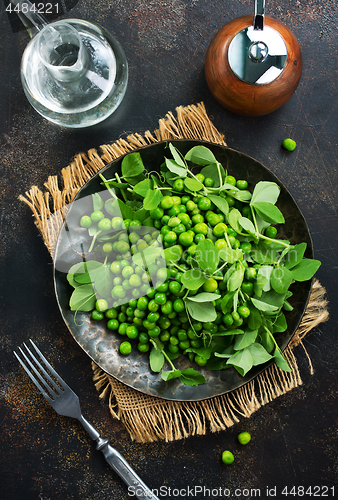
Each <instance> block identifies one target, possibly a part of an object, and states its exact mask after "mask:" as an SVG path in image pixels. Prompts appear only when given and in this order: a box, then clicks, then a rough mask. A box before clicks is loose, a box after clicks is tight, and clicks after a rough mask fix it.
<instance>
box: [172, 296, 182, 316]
mask: <svg viewBox="0 0 338 500" xmlns="http://www.w3.org/2000/svg"><path fill="white" fill-rule="evenodd" d="M173 309H174V311H176V312H178V313H179V312H182V311H184V310H185V306H184V302H183V300H182V299H175V301H174V303H173Z"/></svg>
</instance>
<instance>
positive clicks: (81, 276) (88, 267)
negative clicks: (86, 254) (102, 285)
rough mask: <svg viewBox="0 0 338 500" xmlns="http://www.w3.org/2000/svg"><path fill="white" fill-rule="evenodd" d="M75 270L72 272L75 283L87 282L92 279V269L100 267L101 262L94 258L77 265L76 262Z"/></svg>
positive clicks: (90, 281)
mask: <svg viewBox="0 0 338 500" xmlns="http://www.w3.org/2000/svg"><path fill="white" fill-rule="evenodd" d="M76 266H77V267H76V268H75V269H74V270H75V272H74V273H73V279H74V280H75V281H76V283H77V284H82V285H83V284H88V283H92V282H93V281H94V271H95V270H96V269H98V268H100V267H102V263H101V262H98V261H96V260H89V261H87V262H81V263H80V264H79V265H78V264H76Z"/></svg>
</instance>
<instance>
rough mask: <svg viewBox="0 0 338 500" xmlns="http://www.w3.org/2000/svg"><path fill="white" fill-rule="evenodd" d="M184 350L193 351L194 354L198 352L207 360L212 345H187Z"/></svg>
mask: <svg viewBox="0 0 338 500" xmlns="http://www.w3.org/2000/svg"><path fill="white" fill-rule="evenodd" d="M185 352H194V353H195V354H198V355H199V356H201V357H202V358H204V359H205V360H208V359H209V358H210V356H211V352H212V347H211V346H203V347H197V348H194V347H189V348H188V349H186V351H185Z"/></svg>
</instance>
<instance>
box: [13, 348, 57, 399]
mask: <svg viewBox="0 0 338 500" xmlns="http://www.w3.org/2000/svg"><path fill="white" fill-rule="evenodd" d="M23 345H24V346H25V348H26V349H27V352H28V353H29V354H30V356H31V358H32V360H33V361H34V362H35V364H36V366H37V367H38V368H39V369H40V370H41V371H42V373H43V374H44V376H45V377H46V379H47V380H48V381H49V383H50V385H49V384H48V383H47V381H46V380H45V379H44V378H43V377H42V375H41V374H40V372H38V370H37V369H36V368H35V366H34V365H33V363H32V362H31V361H30V359H29V358H28V356H26V354H25V353H24V351H23V350H22V349H21V348H20V347H19V350H20V352H21V354H22V356H23V357H24V358H25V360H26V361H27V363H28V364H29V366H30V367H31V369H32V370H33V371H34V373H35V374H36V375H37V377H38V378H39V379H40V381H41V382H42V383H43V385H44V386H45V388H46V389H47V391H48V392H49V394H50V395H51V396H53V397H54V398H55V397H56V396H59V395H60V393H61V389H60V387H58V386H57V385H56V383H55V382H54V380H53V379H52V378H51V377H50V376H49V374H48V373H47V372H46V370H45V369H44V368H43V366H42V365H41V364H40V363H39V361H38V360H37V359H36V358H35V357H34V356H33V354H32V352H31V351H30V350H29V349H28V347H27V346H26V344H25V343H24V344H23ZM51 386H53V387H51ZM53 388H54V390H53Z"/></svg>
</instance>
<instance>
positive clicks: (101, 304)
mask: <svg viewBox="0 0 338 500" xmlns="http://www.w3.org/2000/svg"><path fill="white" fill-rule="evenodd" d="M95 309H96V310H97V311H99V312H102V313H104V312H106V311H107V309H108V302H107V301H106V299H98V300H97V301H96V302H95Z"/></svg>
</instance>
